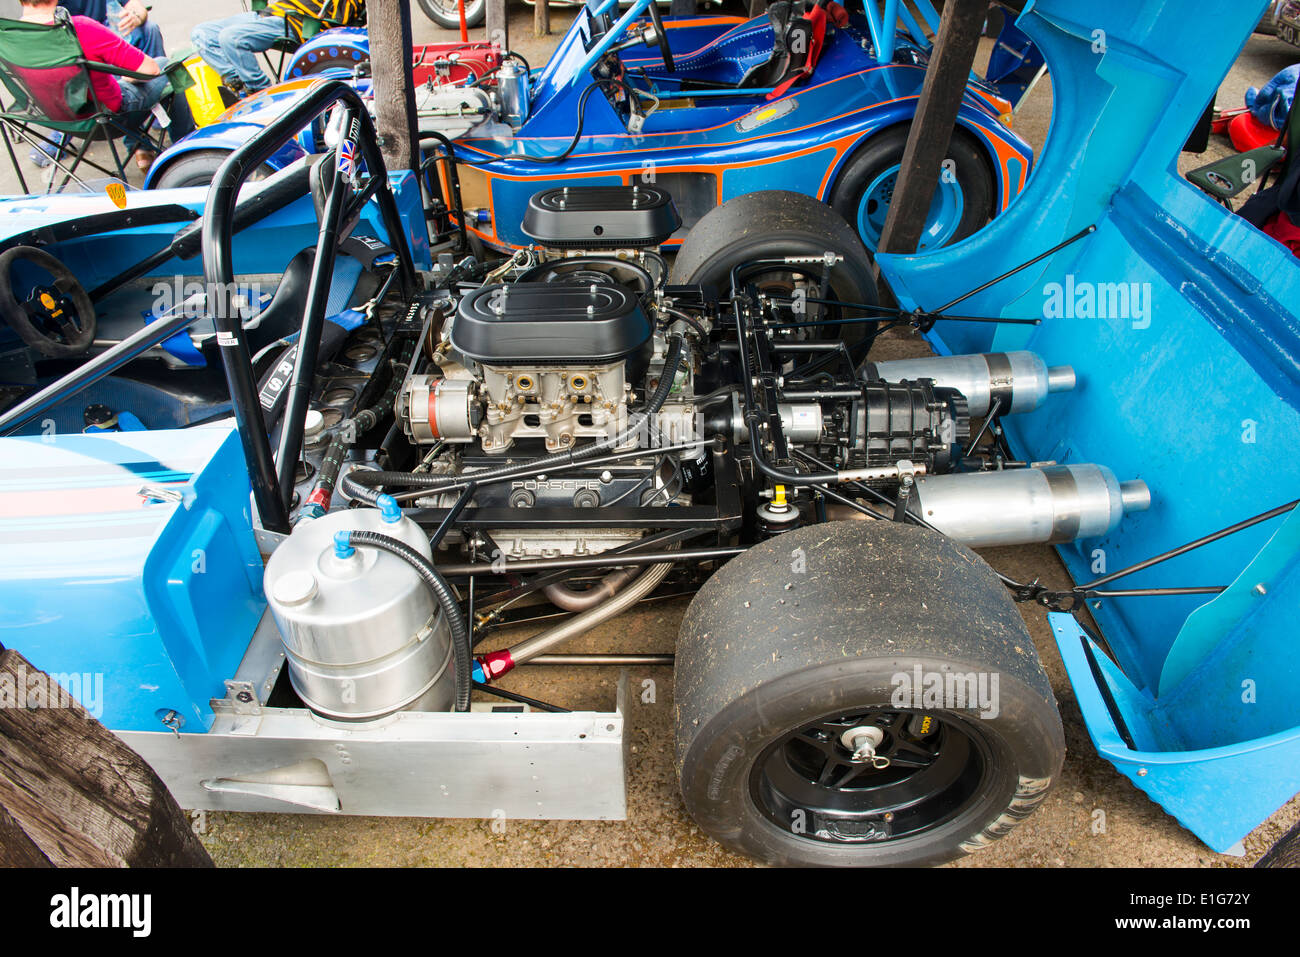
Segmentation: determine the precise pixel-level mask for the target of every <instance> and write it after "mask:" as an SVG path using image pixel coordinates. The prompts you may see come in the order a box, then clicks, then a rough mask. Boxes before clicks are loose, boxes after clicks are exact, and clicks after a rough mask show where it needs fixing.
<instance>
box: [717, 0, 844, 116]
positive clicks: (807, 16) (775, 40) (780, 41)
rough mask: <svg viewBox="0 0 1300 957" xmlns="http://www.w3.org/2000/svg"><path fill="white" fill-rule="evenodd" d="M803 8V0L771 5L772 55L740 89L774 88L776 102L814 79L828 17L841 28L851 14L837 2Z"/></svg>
mask: <svg viewBox="0 0 1300 957" xmlns="http://www.w3.org/2000/svg"><path fill="white" fill-rule="evenodd" d="M803 7H804V0H774V2H773V3H771V4H769V5H768V8H767V14H768V18H769V19H770V20H771V22H772V53H771V55H770V56H769V57H768V59H767V61H766V62H765V63H760V64H758V65H756V66H753V67H750V69H749V70H747V71H746V73H745V75H744V76H743V77H742V78H741V80H740V82H739V83H738V84H736V86H737V89H742V90H743V89H764V88H766V87H774V89H773V90H772V92H771V93H769V94H767V99H769V100H775V99H777V98H778V97H781V96H784V95H785V94H786V93H787V92H789V90H790V88H791V87H792V86H794V85H795V84H796V83H798V82H799V81H800V80H804V79H807V78H808V77H810V76H812V72H813V69H814V68H815V67H816V66H817V61H818V59H820V58H821V52H822V48H823V46H824V45H825V42H826V20H827V16H828V15H829V16H830V18H831V19H832V20H833V21H834V22H835V24H836V26H841V27H842V26H845V25H847V24H848V22H849V15H848V13H847V11H845V9H844V8H843V7H842V6H840V5H839V4H838V3H836V2H834V0H815V2H814V3H813V5H812V7H811V8H810V9H808V10H807V11H806V12H805V11H804V9H803Z"/></svg>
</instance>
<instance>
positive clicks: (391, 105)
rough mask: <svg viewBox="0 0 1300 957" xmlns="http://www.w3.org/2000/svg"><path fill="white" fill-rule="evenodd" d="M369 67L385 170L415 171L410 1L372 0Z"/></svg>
mask: <svg viewBox="0 0 1300 957" xmlns="http://www.w3.org/2000/svg"><path fill="white" fill-rule="evenodd" d="M366 24H367V29H368V30H369V32H370V68H371V71H372V73H373V76H374V81H375V128H376V129H377V131H378V133H379V145H380V149H381V150H382V151H383V154H384V164H385V165H386V166H387V167H388V170H389V172H391V173H395V172H398V171H400V170H404V169H409V170H412V171H415V172H419V168H420V133H419V126H418V125H417V122H416V117H415V78H414V76H413V74H412V70H411V61H412V52H411V50H412V42H413V41H412V39H411V5H410V3H407V2H404V0H370V2H369V3H368V4H367V5H366Z"/></svg>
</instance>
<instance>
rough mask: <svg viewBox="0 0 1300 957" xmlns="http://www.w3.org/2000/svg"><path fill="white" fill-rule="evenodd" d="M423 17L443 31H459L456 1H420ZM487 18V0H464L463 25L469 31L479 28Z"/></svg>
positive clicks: (458, 13) (458, 14)
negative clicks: (468, 28) (469, 29)
mask: <svg viewBox="0 0 1300 957" xmlns="http://www.w3.org/2000/svg"><path fill="white" fill-rule="evenodd" d="M420 9H421V10H423V11H424V15H425V16H426V17H428V18H429V19H430V20H432V21H433V22H434V23H436V24H438V26H440V27H442V28H443V29H444V30H459V29H460V12H459V11H458V10H457V9H456V0H420ZM486 16H487V0H465V24H466V26H468V27H470V28H471V29H472V28H474V27H481V26H482V25H483V20H484V18H485V17H486Z"/></svg>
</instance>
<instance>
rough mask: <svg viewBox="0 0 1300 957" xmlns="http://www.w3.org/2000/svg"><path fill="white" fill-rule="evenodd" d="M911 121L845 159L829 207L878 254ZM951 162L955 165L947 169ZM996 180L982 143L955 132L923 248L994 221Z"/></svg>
mask: <svg viewBox="0 0 1300 957" xmlns="http://www.w3.org/2000/svg"><path fill="white" fill-rule="evenodd" d="M910 128H911V124H909V123H900V124H898V125H896V126H891V127H888V128H886V129H884V130H881V131H878V132H876V133H875V134H874V135H872V136H871V137H870V138H868V139H867V141H866V142H865V143H863V144H862V145H861V146H859V147H858V148H857V149H856V151H855V152H854V153H853V154H852V155H851V156H850V157H849V158H848V160H847V161H845V163H844V165H843V166H842V167H841V169H840V172H839V175H838V176H837V177H836V179H835V184H834V186H833V187H832V188H831V191H830V194H829V198H828V199H827V202H828V204H829V205H830V206H831V208H832V209H834V210H835V211H836V212H837V213H839V214H840V215H841V216H843V217H844V219H846V220H847V221H848V222H849V223H850V224H851V225H852V226H854V227H855V228H856V229H857V231H858V235H859V236H860V237H861V239H862V242H863V244H864V245H865V246H866V247H867V248H868V249H870V250H872V251H873V252H874V250H875V248H876V245H877V241H878V240H879V238H880V231H881V229H882V228H883V227H884V223H885V218H886V214H887V213H888V209H889V201H890V200H891V199H892V194H893V189H894V184H895V181H896V180H897V174H898V171H899V169H900V167H901V165H902V160H903V151H904V149H905V148H906V146H907V135H908V131H909V130H910ZM948 161H951V165H948ZM997 198H998V190H997V182H996V179H995V176H994V168H993V165H992V162H991V161H990V158H989V155H988V153H987V151H986V150H985V149H984V147H983V146H982V145H981V144H980V142H979V140H978V139H977V138H976V137H975V136H974V135H972V134H971V133H970V132H968V131H967V130H964V129H962V128H960V127H958V128H957V129H955V130H954V131H953V135H952V140H951V142H950V144H949V146H948V156H947V160H946V161H945V169H944V173H943V174H942V175H941V177H940V181H939V185H938V188H937V189H936V191H935V198H934V201H933V203H932V204H931V208H930V212H929V215H928V216H927V220H926V226H925V231H924V235H923V236H922V239H921V245H920V249H921V250H925V249H927V248H938V247H940V246H946V245H949V244H951V243H954V242H957V241H959V240H962V239H965V238H966V237H967V236H969V235H971V234H972V233H974V232H975V231H976V230H978V229H980V228H981V227H983V226H984V225H985V224H986V223H987V222H988V221H989V220H990V219H992V218H993V215H994V212H995V210H996V203H997Z"/></svg>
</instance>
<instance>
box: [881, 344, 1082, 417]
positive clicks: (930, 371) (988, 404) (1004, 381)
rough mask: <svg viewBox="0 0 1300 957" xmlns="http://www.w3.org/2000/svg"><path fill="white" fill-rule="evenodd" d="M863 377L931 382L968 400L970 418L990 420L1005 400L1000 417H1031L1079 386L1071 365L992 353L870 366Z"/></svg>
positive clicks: (1029, 355) (1026, 355)
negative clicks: (1053, 395) (996, 401)
mask: <svg viewBox="0 0 1300 957" xmlns="http://www.w3.org/2000/svg"><path fill="white" fill-rule="evenodd" d="M863 373H864V374H865V375H866V376H867V377H868V378H872V377H873V376H874V377H876V378H879V379H882V380H884V381H885V382H902V381H904V380H912V381H915V380H916V379H933V380H934V381H935V384H936V385H939V386H943V387H945V388H949V389H956V390H957V391H958V392H960V393H961V394H962V395H964V396H966V401H967V404H968V406H969V409H970V414H971V415H974V416H982V415H987V414H988V411H989V409H991V408H992V407H993V400H994V399H995V398H1001V400H1002V403H1001V406H1000V414H1006V413H1009V412H1012V413H1014V412H1032V411H1033V410H1034V409H1037V408H1038V407H1039V406H1040V405H1042V404H1043V402H1044V401H1046V399H1047V397H1048V395H1050V394H1051V393H1053V392H1069V391H1070V390H1071V389H1073V388H1074V386H1075V375H1074V370H1073V369H1072V368H1070V367H1069V366H1050V367H1049V366H1048V365H1047V363H1045V362H1044V361H1043V360H1042V359H1041V358H1039V357H1038V356H1037V355H1035V354H1034V353H1032V352H1025V351H1020V352H993V353H988V354H984V355H965V356H925V357H923V358H920V359H894V360H891V361H889V362H876V363H869V364H867V365H866V366H864V367H863Z"/></svg>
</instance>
